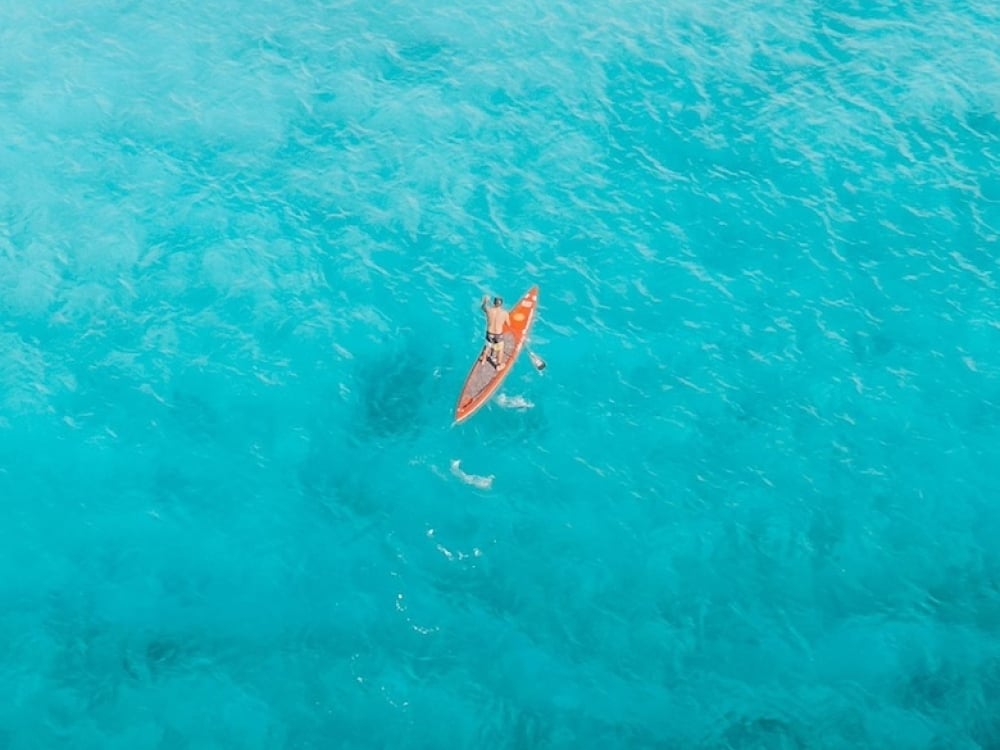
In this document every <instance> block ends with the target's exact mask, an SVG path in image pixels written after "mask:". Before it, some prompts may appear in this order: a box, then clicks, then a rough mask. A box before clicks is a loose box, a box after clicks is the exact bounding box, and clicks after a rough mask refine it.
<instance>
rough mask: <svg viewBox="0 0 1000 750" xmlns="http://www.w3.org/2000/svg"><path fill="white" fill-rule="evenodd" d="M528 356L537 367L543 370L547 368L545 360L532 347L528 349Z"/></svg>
mask: <svg viewBox="0 0 1000 750" xmlns="http://www.w3.org/2000/svg"><path fill="white" fill-rule="evenodd" d="M527 352H528V357H529V358H530V359H531V364H533V365H534V366H535V369H536V370H538V371H539V372H541V371H542V370H544V369H545V367H546V364H545V360H544V359H542V358H541V357H539V356H538V355H537V354H535V353H534V352H533V351H531V349H527Z"/></svg>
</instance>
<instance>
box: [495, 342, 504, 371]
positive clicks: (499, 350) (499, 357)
mask: <svg viewBox="0 0 1000 750" xmlns="http://www.w3.org/2000/svg"><path fill="white" fill-rule="evenodd" d="M503 345H504V340H503V338H501V339H500V340H499V341H498V342H497V344H496V349H495V350H494V351H495V354H494V356H495V357H496V368H497V369H498V370H499V369H500V368H501V367H503Z"/></svg>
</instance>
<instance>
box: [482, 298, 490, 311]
mask: <svg viewBox="0 0 1000 750" xmlns="http://www.w3.org/2000/svg"><path fill="white" fill-rule="evenodd" d="M489 301H490V295H488V294H484V295H483V304H481V305H480V306H479V307H480V309H481V310H482V311H483V312H486V310H487V306H486V303H487V302H489Z"/></svg>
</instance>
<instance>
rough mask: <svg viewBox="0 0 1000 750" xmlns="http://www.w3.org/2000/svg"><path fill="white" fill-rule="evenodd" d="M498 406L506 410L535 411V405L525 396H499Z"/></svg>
mask: <svg viewBox="0 0 1000 750" xmlns="http://www.w3.org/2000/svg"><path fill="white" fill-rule="evenodd" d="M497 404H498V405H499V406H501V407H503V408H504V409H534V408H535V405H534V404H533V403H531V402H530V401H528V399H526V398H525V397H524V396H508V395H506V394H503V393H501V394H500V395H499V396H497Z"/></svg>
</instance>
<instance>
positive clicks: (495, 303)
mask: <svg viewBox="0 0 1000 750" xmlns="http://www.w3.org/2000/svg"><path fill="white" fill-rule="evenodd" d="M502 304H503V297H494V298H493V307H500V306H501V305H502Z"/></svg>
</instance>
